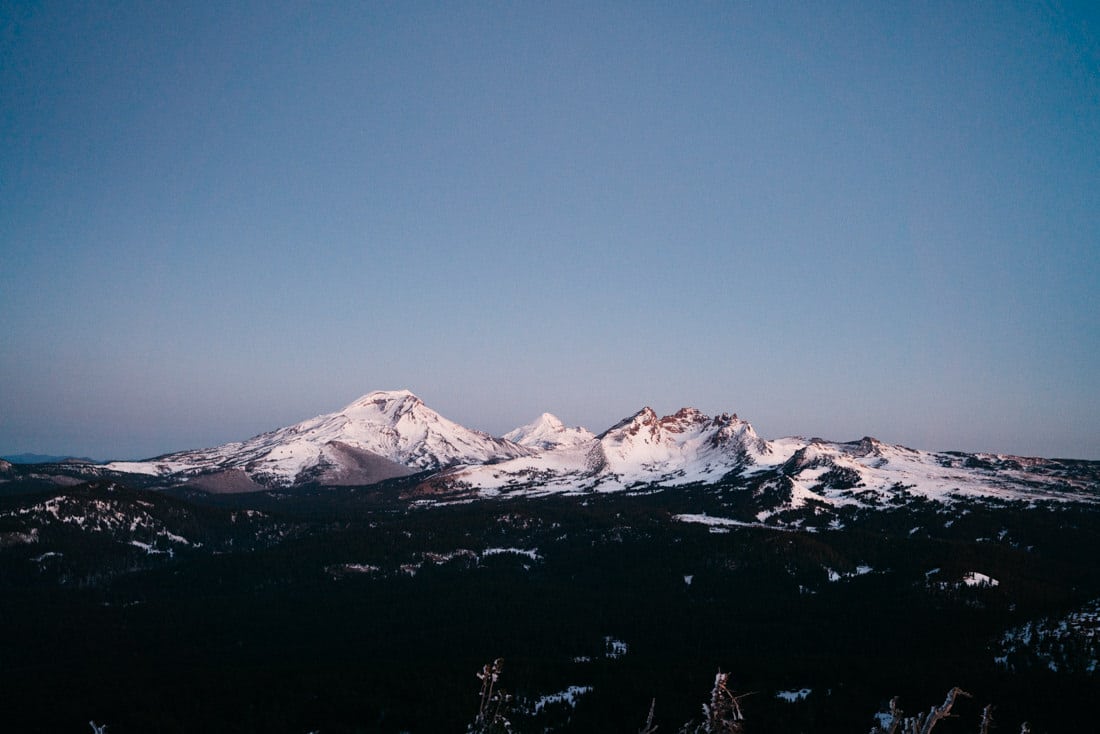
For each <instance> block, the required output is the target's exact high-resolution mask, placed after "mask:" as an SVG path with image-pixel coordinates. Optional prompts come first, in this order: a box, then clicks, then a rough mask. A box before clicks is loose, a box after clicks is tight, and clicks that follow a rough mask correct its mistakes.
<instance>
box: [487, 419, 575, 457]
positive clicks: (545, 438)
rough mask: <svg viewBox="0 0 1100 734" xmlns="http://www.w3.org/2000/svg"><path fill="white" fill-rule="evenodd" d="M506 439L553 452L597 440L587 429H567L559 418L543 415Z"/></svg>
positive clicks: (514, 431)
mask: <svg viewBox="0 0 1100 734" xmlns="http://www.w3.org/2000/svg"><path fill="white" fill-rule="evenodd" d="M504 438H505V439H506V440H508V441H512V442H513V443H516V444H519V445H520V446H527V447H528V448H532V449H538V450H541V451H553V450H554V449H560V448H565V447H573V446H579V445H581V444H586V443H589V442H591V441H592V440H594V439H595V436H594V435H592V432H591V431H589V430H588V429H587V428H581V427H580V426H575V427H573V428H569V427H567V426H566V425H565V424H564V423H562V422H561V420H559V419H558V417H557V416H555V415H553V414H551V413H543V414H542V415H540V416H539V417H538V418H536V419H535V420H534V421H532V422H530V423H528V424H527V425H525V426H520V427H519V428H516V429H515V430H512V431H509V432H508V433H506V434H504Z"/></svg>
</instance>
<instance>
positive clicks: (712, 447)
mask: <svg viewBox="0 0 1100 734" xmlns="http://www.w3.org/2000/svg"><path fill="white" fill-rule="evenodd" d="M600 446H601V448H602V449H603V454H604V457H605V458H606V461H607V467H606V471H607V472H608V473H609V474H611V475H614V476H615V477H616V478H617V479H618V480H619V481H621V482H623V483H625V484H633V483H637V482H662V483H667V484H684V483H686V482H699V481H702V482H707V481H710V482H713V481H716V480H718V479H721V478H722V477H723V476H725V475H726V474H728V473H729V472H731V471H733V470H735V469H738V468H741V467H744V466H747V465H751V464H754V463H756V461H757V459H758V458H760V457H762V456H765V455H767V454H768V453H769V452H768V448H767V444H766V443H765V442H764V441H762V440H761V439H760V438H759V437H758V436H757V435H756V431H754V430H753V429H752V426H750V425H749V424H748V423H746V422H745V421H743V420H741V419H739V418H738V417H737V416H736V415H729V414H727V413H723V414H722V415H718V416H715V417H713V418H711V417H710V416H707V415H704V414H703V413H700V412H699V411H698V410H696V409H695V408H682V409H680V410H679V411H677V412H676V413H674V414H672V415H666V416H665V417H663V418H658V417H657V414H656V413H654V412H653V410H652V409H651V408H648V407H646V408H643V409H642V410H640V411H638V412H637V413H635V414H634V415H632V416H631V417H629V418H627V419H626V420H624V421H622V422H620V423H618V424H617V425H615V426H613V427H611V428H609V429H608V430H607V431H605V432H604V433H603V434H602V435H601V436H600Z"/></svg>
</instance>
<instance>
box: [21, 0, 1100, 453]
mask: <svg viewBox="0 0 1100 734" xmlns="http://www.w3.org/2000/svg"><path fill="white" fill-rule="evenodd" d="M108 5H109V6H110V7H107V6H108ZM226 5H228V7H226ZM1097 8H1098V6H1097V5H1096V3H1094V2H1084V3H1079V4H1073V3H1060V2H1044V3H1031V2H1028V3H1013V2H977V3H954V2H951V3H947V2H944V3H939V2H933V3H925V2H918V3H911V4H910V3H851V4H848V3H841V2H829V3H773V2H761V3H753V2H730V3H682V2H675V3H643V2H624V3H606V4H605V3H596V2H580V3H567V2H553V3H476V4H475V3H414V2H395V3H352V2H348V3H331V4H330V3H289V4H285V3H279V2H273V1H272V0H264V1H263V2H256V3H229V4H223V3H201V2H197V3H181V2H134V3H109V4H108V3H72V2H56V3H55V2H45V3H24V2H19V3H11V2H7V1H3V0H0V324H2V327H0V452H3V453H16V452H22V451H35V452H41V453H70V454H83V455H91V456H95V457H98V458H121V457H129V458H136V457H145V456H151V455H154V454H158V453H163V452H167V451H172V450H180V449H186V448H195V447H202V446H210V445H215V444H219V443H222V442H225V441H228V440H236V439H243V438H247V437H249V436H251V435H254V434H256V433H259V432H261V431H265V430H269V429H272V428H275V427H279V426H282V425H287V424H290V423H293V422H297V421H299V420H302V419H305V418H308V417H311V416H314V415H317V414H320V413H327V412H331V411H333V410H336V409H339V408H340V407H342V406H343V405H345V404H347V403H349V402H351V401H352V400H354V399H355V398H356V397H358V396H359V395H361V394H363V393H366V392H369V391H370V390H374V389H389V388H401V387H405V388H409V389H411V390H412V391H413V392H415V393H417V394H418V395H419V396H420V397H421V398H423V399H424V400H425V402H427V403H428V405H430V406H431V407H433V408H435V409H436V410H438V411H440V412H441V413H443V414H444V415H446V416H448V417H449V418H452V419H454V420H456V421H458V422H460V423H463V424H465V425H468V426H470V427H473V428H479V429H482V430H485V431H489V432H491V433H495V434H500V433H503V432H504V431H507V430H509V429H510V428H512V427H514V426H516V425H518V424H522V423H526V422H528V421H529V420H531V419H533V418H534V417H535V416H537V415H538V414H539V413H541V412H543V411H550V412H553V413H556V414H557V415H559V416H560V417H561V418H562V419H563V420H565V421H566V422H567V423H569V424H580V425H585V426H587V427H589V428H591V429H593V430H595V431H600V430H603V429H604V428H606V427H608V426H609V425H611V424H612V423H614V422H615V421H617V420H619V419H620V418H622V417H624V416H626V415H629V414H631V413H633V412H635V411H636V410H638V409H639V408H641V407H642V406H643V405H647V404H648V405H651V406H652V407H653V408H654V409H655V410H657V411H658V412H659V413H668V412H672V411H674V410H675V409H677V408H679V407H680V406H682V405H694V406H696V407H698V408H700V409H701V410H703V411H705V412H708V413H717V412H722V411H729V412H737V413H738V414H739V415H741V417H743V418H745V419H747V420H749V421H750V422H752V423H753V424H754V426H755V427H756V429H757V431H758V432H759V433H760V434H761V435H762V436H764V437H767V438H772V437H777V436H781V435H791V434H801V435H806V436H823V437H826V438H831V439H837V440H849V439H854V438H858V437H860V436H863V435H865V434H870V435H874V436H877V437H879V438H881V439H883V440H886V441H890V442H894V443H902V444H905V445H908V446H913V447H916V448H925V449H959V450H973V451H995V452H1004V453H1020V454H1029V455H1044V456H1068V457H1076V458H1091V459H1100V11H1098V10H1097Z"/></svg>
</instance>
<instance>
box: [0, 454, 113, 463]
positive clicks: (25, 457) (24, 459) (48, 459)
mask: <svg viewBox="0 0 1100 734" xmlns="http://www.w3.org/2000/svg"><path fill="white" fill-rule="evenodd" d="M0 459H4V460H5V461H10V462H11V463H13V464H58V463H62V462H64V463H66V464H71V463H73V462H76V461H79V462H86V463H88V464H101V463H103V462H101V461H99V460H98V459H89V458H88V457H87V456H66V455H61V456H53V455H51V454H10V455H5V456H0Z"/></svg>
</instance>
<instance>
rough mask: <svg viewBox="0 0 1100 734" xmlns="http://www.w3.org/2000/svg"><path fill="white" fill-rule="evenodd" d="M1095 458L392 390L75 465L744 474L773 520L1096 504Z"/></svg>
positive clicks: (469, 491) (221, 484)
mask: <svg viewBox="0 0 1100 734" xmlns="http://www.w3.org/2000/svg"><path fill="white" fill-rule="evenodd" d="M1094 464H1095V462H1086V461H1075V460H1066V459H1038V458H1027V457H1018V456H1008V455H1001V454H968V453H962V452H951V451H947V452H929V451H918V450H914V449H910V448H906V447H904V446H899V445H892V444H887V443H883V442H881V441H879V440H877V439H875V438H871V437H863V438H861V439H859V440H856V441H829V440H824V439H820V438H809V439H807V438H802V437H797V436H794V437H785V438H778V439H772V440H765V439H763V438H761V437H760V436H758V435H757V433H756V431H755V430H754V429H753V427H752V426H751V425H750V424H749V423H748V422H746V421H744V420H742V419H741V418H739V417H738V416H737V415H736V414H729V413H722V414H720V415H716V416H708V415H706V414H704V413H702V412H700V411H698V410H696V409H694V408H683V409H681V410H679V411H677V412H676V413H674V414H672V415H667V416H663V417H661V416H658V415H657V414H656V413H655V412H654V411H653V410H652V409H650V408H648V407H645V408H642V409H641V410H639V411H638V412H637V413H635V414H634V415H631V416H629V417H627V418H624V419H623V420H622V421H620V422H618V423H616V424H615V425H614V426H611V427H610V428H608V429H607V430H605V431H603V432H602V433H600V434H598V435H596V434H593V433H592V432H590V431H588V430H587V429H584V428H579V427H567V426H565V425H564V424H563V423H562V422H561V421H560V420H559V419H558V418H556V417H555V416H553V415H551V414H549V413H544V414H543V415H541V416H540V417H539V418H538V419H536V420H535V421H533V422H532V423H530V424H528V425H525V426H522V427H519V428H516V429H515V430H513V431H510V432H508V433H506V434H505V435H504V436H503V437H499V438H497V437H493V436H490V435H488V434H486V433H483V432H481V431H476V430H472V429H469V428H466V427H464V426H461V425H459V424H458V423H455V422H454V421H451V420H449V419H447V418H445V417H443V416H442V415H440V414H439V413H437V412H436V411H434V410H432V409H431V408H430V407H428V406H427V405H425V404H424V402H423V401H422V400H420V399H419V398H418V397H417V396H416V395H414V394H413V393H411V392H409V391H408V390H392V391H375V392H371V393H368V394H367V395H364V396H363V397H361V398H359V399H358V400H355V401H354V402H352V403H350V404H349V405H347V406H346V407H344V408H343V409H341V410H339V411H337V412H334V413H329V414H325V415H320V416H317V417H316V418H312V419H309V420H306V421H303V422H301V423H297V424H295V425H292V426H288V427H285V428H280V429H277V430H274V431H270V432H267V433H263V434H260V435H258V436H255V437H253V438H250V439H248V440H245V441H239V442H232V443H227V444H224V445H222V446H218V447H214V448H208V449H198V450H190V451H182V452H178V453H172V454H167V455H163V456H158V457H155V458H151V459H148V460H145V461H137V462H112V463H109V464H105V465H101V466H98V467H94V468H92V467H76V469H77V470H79V471H81V472H83V473H88V472H89V471H96V472H101V473H108V474H121V475H143V476H144V477H146V478H147V481H155V482H157V483H160V484H162V485H164V486H181V485H185V486H188V487H191V488H195V489H201V490H204V491H207V492H214V493H224V492H248V491H261V490H265V489H290V488H295V487H303V486H348V485H354V486H364V485H370V484H374V483H377V482H380V481H385V480H390V479H395V478H401V477H414V476H415V477H417V478H418V481H415V482H413V483H412V484H411V485H410V486H411V488H410V489H407V490H406V496H407V497H409V498H411V499H421V500H424V501H428V500H430V501H440V500H456V499H469V498H490V497H500V496H510V495H520V494H526V495H535V496H542V495H548V494H582V493H587V492H601V493H604V492H616V491H638V490H641V489H644V488H646V487H651V486H664V487H670V486H684V485H715V484H719V483H722V484H729V483H731V482H736V483H738V484H740V485H744V486H746V487H749V488H751V489H752V491H753V494H754V496H756V497H758V498H759V497H766V498H770V499H769V500H768V501H767V502H764V501H761V502H758V504H759V509H758V511H757V513H756V514H757V519H758V520H767V519H768V518H769V517H771V516H773V515H776V514H778V513H781V512H783V511H785V510H792V509H794V510H799V509H802V508H805V507H807V506H810V507H834V508H835V507H841V506H849V505H850V506H856V507H875V506H881V505H883V504H886V505H889V504H891V503H896V502H898V501H902V500H905V499H907V498H912V497H919V498H925V499H931V500H936V501H940V502H951V501H952V500H953V499H958V498H963V497H981V498H989V499H994V500H1024V501H1032V502H1034V501H1062V500H1072V501H1086V502H1092V501H1096V500H1098V499H1100V488H1098V484H1097V480H1096V475H1097V471H1096V467H1095V466H1094Z"/></svg>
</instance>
